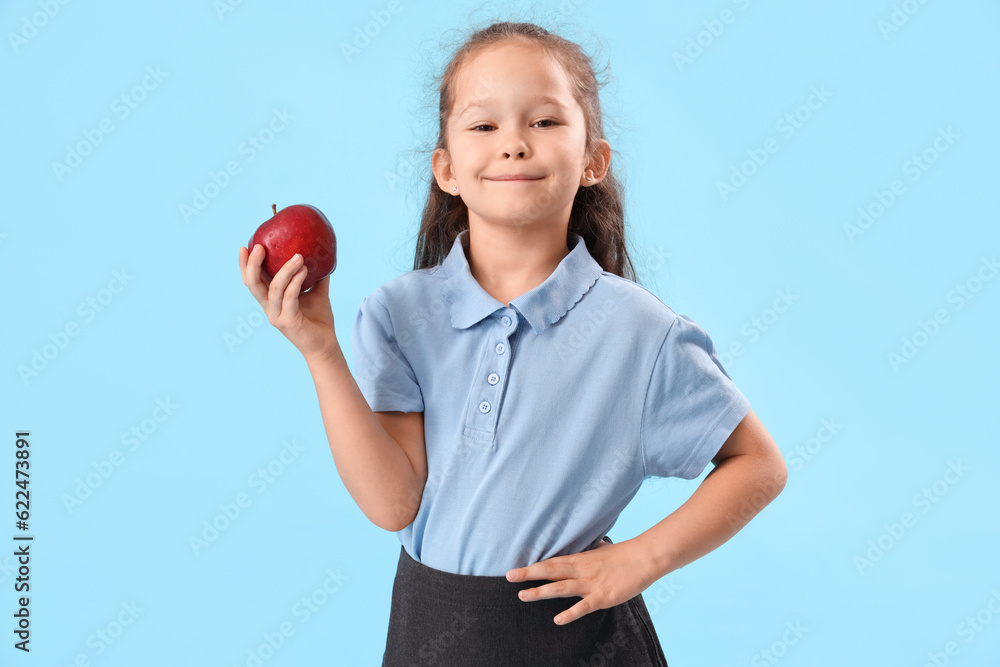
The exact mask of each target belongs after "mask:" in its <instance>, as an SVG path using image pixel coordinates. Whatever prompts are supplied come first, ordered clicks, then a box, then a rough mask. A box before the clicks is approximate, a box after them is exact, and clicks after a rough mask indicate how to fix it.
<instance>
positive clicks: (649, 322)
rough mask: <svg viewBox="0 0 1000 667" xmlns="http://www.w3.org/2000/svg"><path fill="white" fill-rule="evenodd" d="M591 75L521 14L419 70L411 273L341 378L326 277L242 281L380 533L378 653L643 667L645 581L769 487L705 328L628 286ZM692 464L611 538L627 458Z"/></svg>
mask: <svg viewBox="0 0 1000 667" xmlns="http://www.w3.org/2000/svg"><path fill="white" fill-rule="evenodd" d="M610 157H611V147H610V145H609V143H608V142H607V141H606V140H605V139H604V134H603V131H602V121H601V109H600V104H599V98H598V83H597V81H596V78H595V76H594V72H593V69H592V67H591V65H590V61H589V59H588V57H587V56H586V55H585V54H584V53H583V52H582V50H581V49H580V48H579V47H578V46H577V45H576V44H574V43H572V42H569V41H567V40H565V39H563V38H561V37H558V36H556V35H555V34H552V33H550V32H548V31H546V30H544V29H542V28H540V27H538V26H535V25H533V24H527V23H497V24H494V25H491V26H489V27H488V28H486V29H484V30H480V31H478V32H475V33H474V34H473V35H472V36H471V38H470V39H468V41H467V42H466V43H465V44H464V45H463V46H462V47H461V48H460V49H459V50H458V52H457V53H456V54H455V55H454V57H453V58H452V60H451V62H450V64H449V65H448V67H447V69H446V71H445V73H444V75H443V77H442V79H441V87H440V134H439V138H438V142H437V148H436V150H435V151H434V153H433V157H432V161H431V167H432V171H433V177H434V182H433V183H432V184H431V188H430V194H429V197H428V201H427V205H426V207H425V209H424V214H423V220H422V224H421V229H420V233H419V238H418V242H417V251H416V258H415V265H414V270H413V271H411V272H409V273H406V274H404V275H402V276H399V277H397V278H395V279H393V280H391V281H389V282H388V283H386V284H384V285H382V286H380V287H379V288H378V289H376V290H375V291H374V293H372V294H371V295H369V296H368V297H366V298H365V299H364V300H363V301H362V303H361V307H360V310H359V312H358V315H357V318H356V320H355V322H354V329H353V336H352V348H353V353H354V362H355V363H354V373H355V374H356V379H355V376H353V375H352V374H351V371H350V370H349V369H348V365H347V362H346V360H345V358H344V355H343V352H342V351H341V348H340V345H339V343H338V341H337V338H336V336H335V333H334V322H333V315H332V312H331V307H330V302H329V297H328V293H329V278H325V279H323V280H322V281H320V282H319V283H317V285H316V288H315V289H312V290H310V291H309V292H306V293H303V294H302V295H299V289H300V286H301V284H302V280H303V278H304V277H305V273H306V271H305V268H304V267H303V266H302V260H301V258H300V257H298V256H296V257H295V258H293V259H292V260H290V261H289V262H288V263H287V264H286V265H285V266H284V267H283V268H282V269H281V270H280V271H279V272H278V273H277V275H275V276H274V278H273V280H271V281H270V283H265V282H264V281H263V280H262V279H261V274H260V266H261V262H262V260H263V259H264V257H263V254H264V253H263V248H261V247H259V246H258V247H254V248H253V249H252V251H253V252H252V253H248V250H247V249H246V248H240V269H241V271H242V273H243V280H244V283H245V284H246V285H247V286H248V287H249V288H250V291H251V292H252V293H253V295H254V296H255V297H256V298H257V300H258V301H259V302H260V304H261V306H262V307H263V308H264V311H265V312H266V313H267V317H268V321H269V322H270V323H271V324H272V325H274V326H275V327H277V328H278V329H279V330H280V331H281V332H282V333H283V334H284V335H285V336H286V337H288V338H289V340H290V341H291V342H292V343H293V344H295V346H296V347H297V348H298V349H299V350H300V351H301V352H302V354H303V356H304V357H305V359H306V362H307V364H308V366H309V369H310V372H311V373H312V376H313V379H314V382H315V385H316V390H317V394H318V397H319V403H320V408H321V411H322V415H323V422H324V424H325V426H326V431H327V435H328V438H329V442H330V448H331V450H332V452H333V456H334V460H335V463H336V466H337V470H338V472H339V474H340V476H341V478H342V479H343V481H344V484H345V486H346V487H347V489H348V491H349V492H350V493H351V495H352V497H353V498H354V500H355V501H356V502H357V503H358V506H359V507H360V508H361V510H362V511H363V512H364V513H365V515H366V516H367V517H368V518H369V519H371V521H372V522H374V523H375V524H376V525H378V526H380V527H382V528H384V529H386V530H391V531H394V532H396V533H397V534H398V536H399V539H400V542H401V545H400V555H399V561H398V566H397V571H396V577H395V581H394V584H393V589H392V606H391V610H390V618H389V627H388V637H387V641H386V647H385V653H384V658H383V663H382V664H383V665H384V666H387V667H395V666H399V665H413V664H434V665H462V666H467V665H476V666H482V665H504V666H510V665H544V666H549V665H554V666H555V665H567V666H569V665H573V666H577V665H630V666H633V667H634V666H636V665H657V666H661V667H662V666H665V665H666V664H667V663H666V659H665V657H664V654H663V650H662V648H661V646H660V642H659V639H658V637H657V634H656V632H655V630H654V628H653V624H652V621H651V620H650V617H649V614H648V612H647V610H646V606H645V604H644V602H643V598H642V595H641V592H642V591H643V590H645V589H646V588H648V587H649V586H650V585H652V584H653V583H654V582H656V581H657V580H658V579H659V578H661V577H663V576H664V575H666V574H667V573H669V572H672V571H673V570H676V569H678V568H680V567H683V566H684V565H686V564H687V563H690V562H691V561H693V560H695V559H697V558H699V557H701V556H702V555H704V554H706V553H708V552H710V551H711V550H713V549H715V548H716V547H718V546H719V545H720V544H722V543H724V542H725V541H726V540H728V539H729V538H730V537H732V535H733V534H735V532H736V531H738V530H740V529H741V528H742V526H743V525H745V524H746V522H747V521H749V520H750V519H751V518H752V517H753V516H754V515H755V514H756V513H757V512H759V511H760V510H761V509H763V508H764V507H765V506H766V505H767V504H768V503H769V502H770V501H771V500H773V498H774V497H775V496H777V494H778V493H779V492H780V491H781V489H782V488H783V486H784V482H785V476H786V470H785V466H784V463H783V460H782V457H781V454H780V452H779V451H778V449H777V447H776V446H775V444H774V442H773V440H772V439H771V438H770V436H769V435H768V433H767V431H766V430H765V429H764V427H763V426H762V425H761V423H760V421H759V420H758V419H757V417H756V416H755V415H754V413H753V411H752V410H750V404H749V402H748V400H747V399H746V397H745V396H744V395H743V394H742V393H741V392H740V391H739V389H737V388H736V386H735V385H734V383H733V382H732V380H731V379H730V377H729V376H728V374H727V373H726V372H725V370H724V369H723V367H722V365H721V364H720V363H719V360H718V358H717V357H716V354H715V348H714V347H713V345H712V341H711V339H710V338H709V336H708V335H707V334H706V333H705V331H704V330H702V329H701V328H700V327H699V326H698V325H697V324H696V323H695V322H694V321H693V320H692V319H690V318H688V317H686V316H684V315H680V314H677V313H675V312H674V311H673V310H671V309H670V308H669V307H668V306H666V305H665V304H664V303H663V302H662V301H660V300H659V299H658V298H657V297H656V296H655V295H654V294H652V293H651V292H649V291H648V290H646V289H645V288H643V287H641V286H639V285H638V284H637V283H636V282H634V281H633V278H634V274H633V272H632V267H631V262H630V260H629V257H628V253H627V252H626V248H625V234H624V215H623V211H622V195H621V192H620V186H619V184H618V182H617V181H616V179H615V177H614V174H613V169H612V165H611V162H610ZM709 461H711V462H712V463H713V464H715V465H714V468H713V470H712V472H711V473H710V474H709V475H708V476H707V477H706V478H705V480H704V481H703V482H702V484H701V485H700V486H699V487H698V489H697V490H696V491H695V493H694V494H693V495H692V496H691V498H690V499H689V500H688V501H687V502H685V503H684V504H683V505H682V506H681V507H680V508H678V509H677V510H676V511H675V512H673V513H672V514H671V515H670V516H668V517H667V518H666V519H664V520H663V521H661V522H660V523H659V524H657V525H656V526H654V527H652V528H651V529H649V530H648V531H646V532H644V533H642V534H640V535H638V536H636V537H634V538H632V539H629V540H625V541H622V542H618V543H617V544H615V543H612V542H611V540H610V539H608V538H607V532H608V531H609V530H610V528H611V527H612V526H613V525H614V524H615V522H616V520H617V518H618V516H619V514H620V513H621V511H622V510H623V509H624V508H625V506H626V505H627V504H628V503H629V501H630V500H631V499H632V497H633V496H634V495H635V494H636V492H637V491H638V489H639V487H640V485H641V484H642V481H643V480H644V479H645V478H647V477H653V476H656V477H670V476H673V477H681V478H684V479H694V478H696V477H698V476H699V475H700V474H701V473H702V472H703V470H704V468H705V467H706V466H707V464H708V463H709Z"/></svg>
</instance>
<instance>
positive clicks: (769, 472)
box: [633, 410, 788, 581]
mask: <svg viewBox="0 0 1000 667" xmlns="http://www.w3.org/2000/svg"><path fill="white" fill-rule="evenodd" d="M712 463H713V464H715V467H714V468H713V469H712V470H711V472H709V473H708V475H707V476H706V477H705V479H704V480H703V481H702V483H701V484H700V485H699V486H698V488H697V489H695V492H694V493H693V494H691V497H690V498H688V499H687V501H685V502H684V504H683V505H681V506H680V507H678V508H677V509H676V510H674V511H673V512H672V513H671V514H670V515H669V516H668V517H667V518H665V519H664V520H663V521H661V522H660V523H658V524H656V525H655V526H653V527H652V528H650V529H649V530H647V531H646V532H644V533H642V534H640V535H637V536H636V537H635V538H633V539H634V541H635V542H637V543H639V544H642V545H643V549H644V550H645V552H646V553H647V554H648V555H649V558H650V563H649V565H650V568H651V571H652V573H653V580H652V581H655V580H657V579H659V578H660V577H663V576H665V575H667V574H669V573H670V572H673V571H674V570H677V569H679V568H682V567H684V566H685V565H687V564H688V563H690V562H692V561H695V560H697V559H699V558H701V557H702V556H704V555H705V554H707V553H709V552H710V551H713V550H715V549H716V548H718V547H719V546H720V545H722V544H723V543H725V542H726V541H727V540H729V538H731V537H732V536H733V535H735V534H736V533H738V532H739V531H740V529H742V528H743V526H745V525H746V524H747V523H748V522H749V521H750V519H752V518H753V517H754V516H756V515H757V513H759V512H760V511H761V510H762V509H764V508H765V507H767V505H768V504H769V503H770V502H771V501H772V500H774V499H775V498H776V497H777V496H778V494H779V493H781V490H782V489H783V488H785V482H786V480H787V479H788V470H787V468H786V467H785V461H784V458H783V457H782V455H781V451H779V449H778V447H777V445H776V444H775V442H774V440H773V439H772V438H771V435H770V434H769V433H768V432H767V429H765V428H764V425H763V424H762V423H761V422H760V419H758V418H757V415H756V414H754V411H753V410H750V411H749V412H748V413H747V416H746V417H744V418H743V421H741V422H740V423H739V425H738V426H737V427H736V428H735V429H734V430H733V432H732V433H731V434H730V435H729V438H728V439H727V440H726V442H725V444H724V445H723V446H722V447H721V448H720V449H719V451H718V453H717V454H716V455H715V457H714V458H713V459H712Z"/></svg>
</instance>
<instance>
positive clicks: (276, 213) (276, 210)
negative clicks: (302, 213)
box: [271, 204, 278, 215]
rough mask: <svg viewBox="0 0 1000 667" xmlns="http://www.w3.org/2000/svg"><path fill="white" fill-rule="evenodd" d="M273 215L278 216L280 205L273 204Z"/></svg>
mask: <svg viewBox="0 0 1000 667" xmlns="http://www.w3.org/2000/svg"><path fill="white" fill-rule="evenodd" d="M271 215H278V205H277V204H271Z"/></svg>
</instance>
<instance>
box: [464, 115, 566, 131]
mask: <svg viewBox="0 0 1000 667" xmlns="http://www.w3.org/2000/svg"><path fill="white" fill-rule="evenodd" d="M539 123H552V124H553V125H556V122H555V121H554V120H551V119H549V118H543V119H542V120H539V121H535V123H534V125H538V124H539ZM481 127H493V126H492V125H489V124H486V123H484V124H482V125H476V126H475V127H473V128H472V130H473V131H476V130H478V129H479V128H481Z"/></svg>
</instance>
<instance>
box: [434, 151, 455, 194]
mask: <svg viewBox="0 0 1000 667" xmlns="http://www.w3.org/2000/svg"><path fill="white" fill-rule="evenodd" d="M431 171H433V172H434V180H435V181H437V184H438V187H439V188H441V189H442V190H444V191H445V192H447V193H448V194H455V193H454V192H452V191H451V188H452V186H453V185H454V180H455V173H454V171H453V170H452V168H451V156H450V155H448V151H447V150H446V149H444V148H435V149H434V153H433V154H431Z"/></svg>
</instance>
